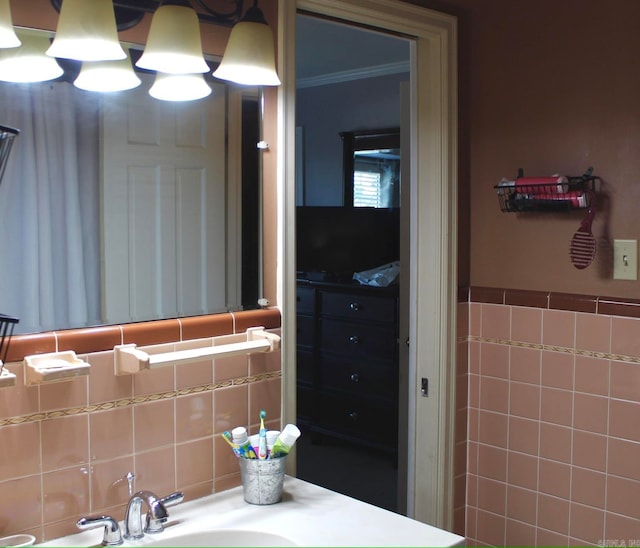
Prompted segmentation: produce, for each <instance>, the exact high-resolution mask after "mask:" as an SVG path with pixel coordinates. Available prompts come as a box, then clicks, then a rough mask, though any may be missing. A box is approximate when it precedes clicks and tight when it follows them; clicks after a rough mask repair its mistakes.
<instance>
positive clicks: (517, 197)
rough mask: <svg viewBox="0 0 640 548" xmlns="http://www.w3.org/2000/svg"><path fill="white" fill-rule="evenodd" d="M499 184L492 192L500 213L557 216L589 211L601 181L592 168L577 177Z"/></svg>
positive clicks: (506, 181)
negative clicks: (536, 213)
mask: <svg viewBox="0 0 640 548" xmlns="http://www.w3.org/2000/svg"><path fill="white" fill-rule="evenodd" d="M521 173H522V172H520V173H519V175H518V177H517V178H516V179H515V180H513V181H508V180H504V179H503V180H502V181H501V182H500V183H499V184H497V185H495V186H494V187H493V188H494V189H495V190H496V192H497V194H498V203H499V205H500V210H501V211H503V212H507V213H522V212H558V211H573V210H580V209H588V208H589V207H591V203H592V202H593V198H594V196H595V193H596V192H597V191H598V187H599V182H600V179H599V178H598V177H595V176H593V175H591V168H590V169H589V170H588V171H587V173H585V174H584V175H582V176H579V177H561V176H553V177H524V176H522V175H521Z"/></svg>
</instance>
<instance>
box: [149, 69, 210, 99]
mask: <svg viewBox="0 0 640 548" xmlns="http://www.w3.org/2000/svg"><path fill="white" fill-rule="evenodd" d="M210 94H211V88H210V87H209V86H208V85H207V83H206V82H205V81H204V75H203V74H202V73H196V74H164V73H162V72H159V73H158V74H156V79H155V82H154V83H153V86H151V89H150V90H149V95H151V97H155V98H156V99H160V100H162V101H194V100H196V99H202V98H204V97H207V96H208V95H210Z"/></svg>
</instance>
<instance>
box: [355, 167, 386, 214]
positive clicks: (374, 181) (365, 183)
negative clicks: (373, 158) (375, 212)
mask: <svg viewBox="0 0 640 548" xmlns="http://www.w3.org/2000/svg"><path fill="white" fill-rule="evenodd" d="M380 190H381V188H380V173H374V172H372V171H354V172H353V206H354V207H382V204H381V201H382V200H381V195H380Z"/></svg>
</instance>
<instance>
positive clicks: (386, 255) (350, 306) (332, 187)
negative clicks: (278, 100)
mask: <svg viewBox="0 0 640 548" xmlns="http://www.w3.org/2000/svg"><path fill="white" fill-rule="evenodd" d="M296 28H297V33H296V34H297V38H296V54H297V55H296V74H297V82H296V127H297V135H298V139H297V150H296V158H297V162H298V166H297V173H298V180H297V181H296V188H297V189H298V194H297V196H296V204H297V208H296V209H297V214H296V227H297V228H296V241H297V245H296V251H297V252H296V256H297V262H296V286H297V296H298V299H297V302H298V306H297V310H296V317H297V323H298V329H297V333H298V340H297V348H296V358H297V359H296V362H297V372H296V373H297V394H296V395H297V401H298V410H297V416H296V422H297V423H298V425H299V426H300V428H301V430H302V433H303V436H302V438H301V439H300V441H299V442H298V450H297V475H298V477H299V478H301V479H304V480H307V481H310V482H312V483H316V484H319V485H321V486H323V487H327V488H329V489H332V490H334V491H338V492H341V493H343V494H346V495H349V496H352V497H354V498H357V499H360V500H363V501H365V502H368V503H371V504H374V505H377V506H380V507H383V508H386V509H388V510H392V511H395V512H401V513H406V491H405V489H399V478H404V477H406V461H405V460H404V459H403V460H400V459H398V448H399V447H400V446H405V445H406V443H407V442H406V439H402V437H401V433H402V434H405V433H406V427H405V428H399V424H398V417H399V416H406V411H405V410H404V409H403V412H400V409H401V407H403V406H406V396H404V397H401V396H402V394H401V393H400V390H399V379H400V377H406V376H407V372H408V363H407V360H406V356H404V355H403V356H402V358H401V354H400V351H399V344H398V341H399V340H401V339H406V336H407V334H406V333H401V332H400V330H401V326H406V325H408V320H406V319H405V320H404V321H401V316H400V315H401V314H407V310H408V307H407V306H406V304H404V303H403V304H401V303H400V296H401V295H408V292H406V291H404V292H401V291H400V287H399V285H400V284H399V280H400V276H399V271H400V270H401V269H402V261H401V249H400V241H401V239H400V232H401V227H400V219H401V218H402V214H401V200H400V195H401V192H402V181H401V172H405V173H406V171H407V170H406V168H405V169H401V167H400V164H401V155H400V152H401V133H402V132H401V129H400V128H401V126H402V125H406V124H403V120H402V113H403V111H404V109H403V107H402V100H403V97H405V96H404V95H403V93H402V91H401V89H402V87H403V86H406V85H407V84H408V82H409V80H410V55H411V52H410V41H409V40H408V39H407V38H402V37H398V36H394V35H391V34H388V33H383V32H379V31H374V30H371V29H364V28H358V27H354V26H353V25H347V24H344V23H342V22H339V21H335V20H329V19H326V18H319V17H314V16H312V15H309V14H305V13H299V14H298V15H297V17H296ZM405 100H406V97H405ZM372 270H373V271H374V272H371V271H372ZM354 278H357V279H354ZM404 279H405V280H408V277H404Z"/></svg>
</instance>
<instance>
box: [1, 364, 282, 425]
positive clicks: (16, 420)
mask: <svg viewBox="0 0 640 548" xmlns="http://www.w3.org/2000/svg"><path fill="white" fill-rule="evenodd" d="M281 376H282V372H281V371H274V372H270V373H262V374H260V375H250V376H247V377H237V378H235V379H228V380H224V381H220V382H214V383H210V384H203V385H200V386H193V387H189V388H181V389H179V390H171V391H169V392H160V393H156V394H146V395H144V396H134V397H132V398H124V399H121V400H114V401H108V402H103V403H99V404H96V405H87V406H85V407H72V408H69V409H56V410H55V411H46V412H44V413H34V414H31V415H24V416H20V417H10V418H6V419H0V427H2V426H9V425H13V424H25V423H30V422H38V421H42V420H46V419H57V418H60V417H68V416H71V415H82V414H90V413H94V412H96V411H107V410H109V409H116V408H119V407H128V406H130V405H137V404H140V403H147V402H152V401H158V400H168V399H171V398H175V397H178V396H187V395H189V394H198V393H201V392H211V391H215V390H218V389H219V388H228V387H230V386H239V385H244V384H252V383H255V382H260V381H264V380H268V379H276V378H279V377H281Z"/></svg>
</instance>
